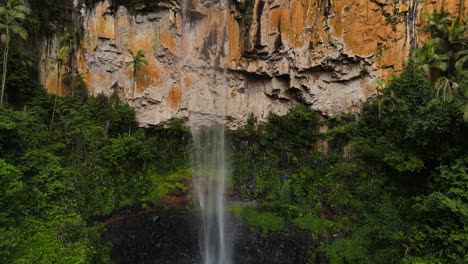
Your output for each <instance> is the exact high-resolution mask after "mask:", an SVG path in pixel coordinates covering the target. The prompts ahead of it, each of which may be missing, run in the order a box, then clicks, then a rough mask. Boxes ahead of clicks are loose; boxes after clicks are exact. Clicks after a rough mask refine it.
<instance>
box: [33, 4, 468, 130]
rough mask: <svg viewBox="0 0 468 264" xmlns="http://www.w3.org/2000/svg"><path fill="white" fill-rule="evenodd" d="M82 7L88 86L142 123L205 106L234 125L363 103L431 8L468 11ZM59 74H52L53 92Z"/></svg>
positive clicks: (396, 63)
mask: <svg viewBox="0 0 468 264" xmlns="http://www.w3.org/2000/svg"><path fill="white" fill-rule="evenodd" d="M75 6H76V9H77V10H79V12H80V14H81V21H82V24H83V25H82V26H83V28H84V36H83V40H82V41H81V43H80V45H79V47H80V48H79V51H78V52H77V54H76V58H75V61H76V67H77V69H78V71H79V73H80V74H81V76H82V77H83V78H84V79H85V81H86V83H87V84H88V87H89V90H90V93H92V94H98V93H101V92H102V93H104V94H111V93H112V92H113V91H114V89H118V90H119V91H120V95H121V97H123V98H125V99H127V100H129V101H130V103H131V104H132V105H133V106H134V108H135V109H136V112H137V116H138V120H139V121H140V123H141V125H148V124H157V123H160V122H163V121H165V120H167V119H169V118H171V117H175V116H177V117H188V116H190V115H191V114H193V113H197V114H201V115H206V116H207V117H212V118H215V119H222V120H224V121H227V123H228V125H229V126H231V127H236V126H238V125H240V124H242V123H244V122H245V120H246V119H247V117H248V116H249V114H250V113H253V114H254V115H256V116H258V117H259V118H260V119H264V118H266V117H267V115H268V113H269V112H275V113H278V114H284V113H286V112H287V111H288V110H289V109H290V108H291V107H292V106H294V105H295V104H297V103H298V102H303V103H306V104H307V105H309V106H310V107H312V108H314V109H317V110H319V111H321V112H322V113H324V114H336V113H340V112H358V111H359V109H360V108H359V107H360V105H361V103H362V102H363V101H365V100H367V99H368V98H369V97H371V96H373V95H375V94H376V93H377V89H376V88H377V80H379V79H382V80H387V79H388V78H389V77H391V76H392V75H394V74H395V73H398V72H399V71H401V70H402V68H403V65H404V63H405V61H406V60H407V58H408V55H409V51H410V48H411V47H414V46H415V45H416V43H417V41H418V40H417V33H418V30H419V28H420V21H421V14H424V13H427V12H431V11H433V10H436V9H439V8H440V7H441V6H444V8H445V10H447V11H448V12H450V13H453V14H454V15H457V14H459V15H461V16H462V17H464V16H466V12H467V9H466V1H462V0H461V1H458V0H423V1H421V0H232V1H219V0H180V1H171V0H161V1H160V2H159V3H158V6H157V8H154V9H152V10H151V11H150V12H148V11H147V8H146V9H145V7H144V6H139V7H137V8H136V9H135V10H133V11H132V12H130V11H129V10H128V9H127V8H126V7H124V6H118V7H116V6H115V5H114V4H113V3H111V2H109V0H103V1H102V2H98V3H97V4H95V5H93V6H84V4H81V3H80V1H76V0H75ZM140 11H141V12H140ZM55 42H56V43H57V42H58V41H55ZM56 49H57V48H55V49H54V48H52V49H50V48H49V49H44V50H49V51H50V50H52V51H51V52H52V53H53V52H54V51H53V50H56ZM129 49H130V50H133V51H136V50H139V49H141V50H143V51H144V52H145V55H146V59H147V60H148V62H149V63H148V65H144V66H143V68H142V70H141V71H139V72H138V73H137V77H136V84H137V87H136V92H135V98H132V89H133V75H132V69H131V68H129V69H126V68H125V62H126V61H129V60H130V59H131V57H130V55H129V52H128V50H129ZM49 53H50V52H49ZM48 55H50V54H47V52H44V54H43V56H48ZM46 76H47V77H46ZM55 76H56V75H55V74H52V73H50V72H49V74H47V75H46V74H45V73H43V74H42V78H43V81H44V83H46V84H47V87H48V89H49V90H50V91H51V92H54V91H55ZM62 92H63V91H62Z"/></svg>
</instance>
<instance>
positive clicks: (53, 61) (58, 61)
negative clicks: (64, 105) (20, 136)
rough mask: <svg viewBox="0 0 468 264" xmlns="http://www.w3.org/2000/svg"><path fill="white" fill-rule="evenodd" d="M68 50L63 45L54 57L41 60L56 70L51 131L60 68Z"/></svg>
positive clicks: (50, 129) (52, 123)
mask: <svg viewBox="0 0 468 264" xmlns="http://www.w3.org/2000/svg"><path fill="white" fill-rule="evenodd" d="M68 52H69V47H68V46H65V47H62V48H61V49H60V50H59V52H58V54H57V55H56V56H55V57H48V58H45V59H44V60H42V63H43V64H45V65H50V66H51V68H50V69H51V70H54V66H56V67H55V70H56V71H57V85H56V88H55V89H56V90H55V100H54V109H53V111H52V119H51V121H50V128H49V132H52V126H53V125H54V118H55V110H56V108H57V98H58V93H59V87H60V75H61V70H62V67H63V65H65V64H66V63H67V61H68Z"/></svg>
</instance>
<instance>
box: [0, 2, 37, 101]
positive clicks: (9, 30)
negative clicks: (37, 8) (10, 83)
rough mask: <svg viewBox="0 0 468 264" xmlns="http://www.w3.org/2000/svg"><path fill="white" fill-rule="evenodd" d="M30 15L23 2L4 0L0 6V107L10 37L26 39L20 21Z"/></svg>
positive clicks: (3, 90)
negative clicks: (0, 57) (0, 60)
mask: <svg viewBox="0 0 468 264" xmlns="http://www.w3.org/2000/svg"><path fill="white" fill-rule="evenodd" d="M29 13H31V9H30V8H29V6H28V5H27V4H26V2H25V0H5V1H4V2H3V4H2V5H0V30H2V31H3V33H2V36H1V39H2V43H3V46H4V50H3V76H2V92H1V95H0V105H2V104H3V95H4V93H5V83H6V74H7V63H8V50H9V45H10V40H11V36H12V35H13V34H16V35H19V36H20V37H21V38H23V39H26V38H27V37H28V33H27V31H26V30H25V29H24V28H23V27H22V26H21V24H20V23H21V21H23V20H25V19H26V16H27V15H29Z"/></svg>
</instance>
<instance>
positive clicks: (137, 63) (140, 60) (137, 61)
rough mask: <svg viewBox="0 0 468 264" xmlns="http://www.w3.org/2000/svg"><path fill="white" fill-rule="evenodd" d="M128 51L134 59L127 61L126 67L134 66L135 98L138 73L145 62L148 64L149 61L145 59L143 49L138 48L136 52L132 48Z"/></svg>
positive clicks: (133, 96) (133, 93)
mask: <svg viewBox="0 0 468 264" xmlns="http://www.w3.org/2000/svg"><path fill="white" fill-rule="evenodd" d="M128 53H130V55H131V56H132V60H131V61H128V62H126V63H125V69H128V68H129V67H132V68H133V90H132V100H133V99H134V98H135V90H136V86H137V79H136V78H137V73H138V72H139V71H141V67H142V66H143V64H145V65H148V61H147V60H145V52H144V51H143V50H138V51H137V52H136V53H134V52H133V51H131V50H128Z"/></svg>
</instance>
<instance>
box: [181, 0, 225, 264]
mask: <svg viewBox="0 0 468 264" xmlns="http://www.w3.org/2000/svg"><path fill="white" fill-rule="evenodd" d="M221 4H222V5H223V6H222V7H223V18H222V19H221V20H222V21H221V20H220V24H219V25H218V26H222V27H223V28H224V30H226V16H227V12H228V3H227V2H225V3H221ZM190 11H191V10H190V9H189V6H188V1H187V0H183V1H182V6H181V15H182V17H181V19H182V26H183V30H182V36H181V40H182V45H181V46H182V47H183V46H184V45H186V44H187V43H186V42H187V41H189V42H190V41H192V40H193V38H191V37H190V36H189V35H190V34H193V32H191V30H190V28H186V27H187V26H190V21H189V13H190ZM223 45H225V41H224V39H223V41H222V43H218V44H217V45H216V48H215V49H213V50H208V49H209V48H206V49H207V52H208V53H210V54H211V55H212V56H213V57H218V58H219V57H220V56H222V51H223V49H224V47H223ZM186 52H187V51H186V50H183V51H182V60H181V63H182V64H183V66H188V65H190V66H191V67H194V68H195V67H198V65H199V63H197V62H195V63H194V62H193V61H191V60H190V58H191V57H190V54H188V53H186ZM214 61H215V60H207V61H206V62H207V63H208V65H209V67H210V68H211V69H214V71H213V73H212V74H213V81H214V82H213V85H212V86H210V87H207V90H205V91H198V90H197V91H196V93H195V94H193V98H192V100H191V103H193V104H195V105H197V106H202V108H199V111H194V112H190V115H189V126H190V128H191V131H192V138H193V146H192V168H193V174H192V177H193V195H194V197H195V202H196V203H197V204H198V206H199V208H200V212H199V215H200V218H199V219H200V221H199V247H200V256H201V263H203V264H231V263H232V261H231V243H230V239H229V238H228V235H227V232H226V222H227V221H226V210H225V189H226V187H225V185H226V179H227V176H228V175H227V174H228V173H227V172H228V162H227V161H228V158H227V157H226V145H227V144H226V138H225V125H226V124H225V119H226V112H227V111H226V107H227V104H226V101H227V97H228V92H227V83H228V82H227V80H226V78H225V71H224V69H219V68H217V67H218V66H219V65H216V64H215V63H214Z"/></svg>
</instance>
